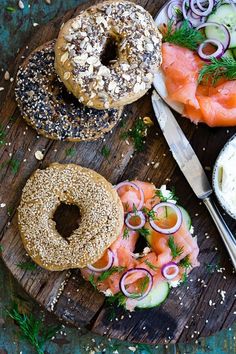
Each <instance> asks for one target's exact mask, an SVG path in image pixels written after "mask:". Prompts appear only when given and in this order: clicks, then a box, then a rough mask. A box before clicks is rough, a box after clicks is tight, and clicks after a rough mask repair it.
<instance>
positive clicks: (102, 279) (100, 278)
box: [98, 266, 125, 282]
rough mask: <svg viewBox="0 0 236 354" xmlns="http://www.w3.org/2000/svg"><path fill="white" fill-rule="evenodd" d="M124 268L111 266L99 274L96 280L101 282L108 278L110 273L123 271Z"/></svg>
mask: <svg viewBox="0 0 236 354" xmlns="http://www.w3.org/2000/svg"><path fill="white" fill-rule="evenodd" d="M124 270H125V267H120V266H119V267H112V268H110V269H108V270H106V271H105V272H103V273H102V274H101V275H99V277H98V281H99V282H102V281H104V280H106V279H107V278H109V276H110V275H112V274H114V273H120V272H123V271H124Z"/></svg>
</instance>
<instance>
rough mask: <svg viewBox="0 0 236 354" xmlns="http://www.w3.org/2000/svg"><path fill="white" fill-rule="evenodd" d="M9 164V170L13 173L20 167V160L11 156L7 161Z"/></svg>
mask: <svg viewBox="0 0 236 354" xmlns="http://www.w3.org/2000/svg"><path fill="white" fill-rule="evenodd" d="M9 165H10V167H11V170H12V172H13V173H14V175H15V174H16V173H17V172H18V171H19V168H20V161H19V160H18V159H16V158H14V157H13V158H12V159H11V160H10V161H9Z"/></svg>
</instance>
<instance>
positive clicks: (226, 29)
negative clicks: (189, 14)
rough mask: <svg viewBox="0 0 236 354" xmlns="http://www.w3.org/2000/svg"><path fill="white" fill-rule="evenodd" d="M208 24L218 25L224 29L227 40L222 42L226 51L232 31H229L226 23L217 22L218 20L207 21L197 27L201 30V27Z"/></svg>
mask: <svg viewBox="0 0 236 354" xmlns="http://www.w3.org/2000/svg"><path fill="white" fill-rule="evenodd" d="M208 26H216V27H220V28H221V29H222V31H223V32H224V34H225V40H224V41H222V42H221V43H222V44H223V47H224V49H225V51H226V50H227V49H228V47H229V44H230V33H229V30H228V28H227V27H226V26H225V25H223V24H220V23H217V22H206V23H203V24H201V25H200V26H198V27H197V28H196V29H197V30H199V29H202V28H204V27H208ZM213 39H214V38H213Z"/></svg>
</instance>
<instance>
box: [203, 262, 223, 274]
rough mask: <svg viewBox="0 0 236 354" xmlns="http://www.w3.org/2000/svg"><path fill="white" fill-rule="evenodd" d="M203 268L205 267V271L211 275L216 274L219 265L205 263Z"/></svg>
mask: <svg viewBox="0 0 236 354" xmlns="http://www.w3.org/2000/svg"><path fill="white" fill-rule="evenodd" d="M205 267H206V270H207V271H208V272H209V273H211V274H213V273H215V272H217V271H218V270H219V269H220V266H219V264H210V263H205Z"/></svg>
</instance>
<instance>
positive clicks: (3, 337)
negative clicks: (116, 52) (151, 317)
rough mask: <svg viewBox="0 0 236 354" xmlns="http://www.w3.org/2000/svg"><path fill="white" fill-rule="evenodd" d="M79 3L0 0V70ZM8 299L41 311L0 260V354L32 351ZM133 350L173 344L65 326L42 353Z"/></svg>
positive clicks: (217, 352) (189, 348)
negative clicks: (142, 342)
mask: <svg viewBox="0 0 236 354" xmlns="http://www.w3.org/2000/svg"><path fill="white" fill-rule="evenodd" d="M80 2H81V1H78V0H77V1H75V0H51V5H48V4H46V2H45V1H44V0H38V1H37V0H32V1H26V0H23V3H24V5H25V8H24V9H23V10H20V9H19V8H18V6H17V4H18V0H14V1H13V0H12V1H11V0H0V5H1V6H0V53H1V55H0V68H1V69H2V70H3V71H4V70H7V63H8V61H9V60H10V59H11V58H13V57H14V55H15V53H16V52H17V50H18V48H19V47H21V46H23V45H24V44H25V43H27V38H28V37H29V35H30V33H32V29H33V23H39V24H43V23H46V22H47V21H49V20H51V19H52V18H54V17H56V16H58V15H60V14H62V13H63V12H65V11H66V10H68V9H70V8H73V7H75V6H76V5H78V4H79V3H80ZM28 5H30V7H29V6H28ZM8 6H10V7H13V8H15V11H14V12H12V13H9V12H7V11H6V7H8ZM0 118H1V117H0ZM12 300H17V301H18V302H20V303H21V305H22V307H23V308H26V309H28V310H29V311H32V310H33V312H34V313H35V314H36V315H37V316H39V315H40V314H41V312H40V309H39V307H38V305H37V304H35V303H33V302H32V300H31V299H29V297H28V296H27V295H26V294H25V293H24V292H23V291H22V289H20V287H19V286H18V285H17V284H16V282H15V281H14V279H13V278H12V276H11V275H10V274H9V272H8V271H7V269H6V268H5V266H4V265H3V264H2V262H0V354H5V353H9V354H15V353H22V354H33V353H34V351H33V349H32V347H31V346H30V345H29V344H28V343H27V342H25V341H22V340H21V339H20V338H19V336H18V334H17V332H18V329H17V326H15V324H14V323H13V321H12V320H11V319H9V318H8V316H7V315H6V311H5V309H6V308H7V307H8V306H10V303H11V301H12ZM48 321H50V322H52V321H53V322H55V319H53V320H52V319H50V318H49V319H47V322H48ZM235 336H236V326H234V327H233V328H232V329H230V330H226V331H222V332H221V333H218V334H217V335H216V336H213V337H211V338H207V339H202V340H200V341H198V342H197V343H195V342H194V341H193V343H192V344H188V345H186V344H181V345H178V346H177V348H176V350H177V353H181V354H184V353H186V354H202V353H208V354H233V353H236V345H235ZM133 351H135V353H138V354H148V353H158V354H159V353H160V354H163V353H170V354H171V353H174V346H168V347H166V346H158V347H151V346H136V345H134V344H129V343H122V342H120V341H117V340H108V339H106V338H101V337H97V336H95V335H93V334H91V333H89V332H88V331H86V330H82V331H78V330H77V329H74V328H69V327H65V328H62V332H61V333H59V334H57V336H56V338H55V340H53V341H51V342H50V343H49V344H48V345H47V347H46V352H47V353H50V354H53V353H64V354H83V353H90V354H93V353H96V352H97V353H102V352H106V353H114V354H115V353H118V354H123V353H124V354H126V353H132V352H133Z"/></svg>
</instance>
